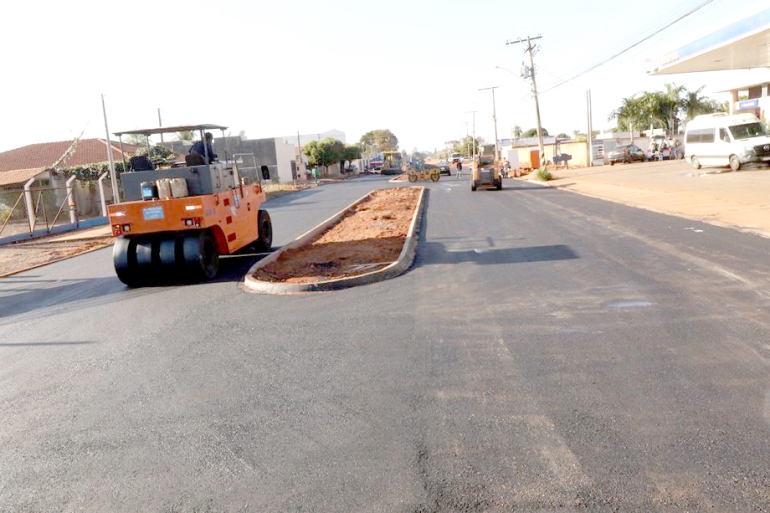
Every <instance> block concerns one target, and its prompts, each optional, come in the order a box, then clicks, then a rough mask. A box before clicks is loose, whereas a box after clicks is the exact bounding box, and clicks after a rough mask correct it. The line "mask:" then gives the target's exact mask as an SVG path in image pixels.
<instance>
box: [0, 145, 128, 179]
mask: <svg viewBox="0 0 770 513" xmlns="http://www.w3.org/2000/svg"><path fill="white" fill-rule="evenodd" d="M111 146H112V158H113V159H114V161H115V162H121V161H122V160H123V153H121V151H120V144H118V143H117V142H115V141H112V144H111ZM137 148H138V146H135V145H133V144H125V143H124V144H123V151H124V152H125V153H126V157H125V158H126V160H128V158H129V157H130V156H131V155H133V154H134V153H135V152H136V150H137ZM107 151H108V150H107V141H106V140H104V139H80V140H78V139H76V140H74V141H60V142H52V143H38V144H30V145H28V146H22V147H21V148H16V149H13V150H9V151H5V152H2V153H0V186H8V185H17V184H23V183H26V182H27V181H28V180H29V179H30V178H33V177H36V176H38V175H40V174H42V173H45V172H47V170H48V169H51V168H67V167H75V166H88V165H89V164H99V163H102V162H107V161H108V160H109V156H108V153H107Z"/></svg>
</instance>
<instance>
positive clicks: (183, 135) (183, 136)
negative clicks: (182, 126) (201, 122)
mask: <svg viewBox="0 0 770 513" xmlns="http://www.w3.org/2000/svg"><path fill="white" fill-rule="evenodd" d="M176 137H177V139H179V140H180V141H187V142H192V140H193V139H194V138H195V134H194V133H193V131H192V130H187V131H184V132H177V133H176Z"/></svg>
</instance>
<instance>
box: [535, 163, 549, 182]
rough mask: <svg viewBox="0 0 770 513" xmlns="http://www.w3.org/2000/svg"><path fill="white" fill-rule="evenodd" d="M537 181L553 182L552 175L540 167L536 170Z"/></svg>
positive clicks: (543, 167) (546, 169)
mask: <svg viewBox="0 0 770 513" xmlns="http://www.w3.org/2000/svg"><path fill="white" fill-rule="evenodd" d="M537 179H538V180H540V181H541V182H547V181H548V180H553V175H552V174H551V172H550V171H548V168H546V167H545V166H542V167H540V168H538V170H537Z"/></svg>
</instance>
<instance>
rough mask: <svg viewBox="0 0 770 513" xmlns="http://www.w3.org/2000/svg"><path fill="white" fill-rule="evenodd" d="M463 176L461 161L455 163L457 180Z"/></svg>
mask: <svg viewBox="0 0 770 513" xmlns="http://www.w3.org/2000/svg"><path fill="white" fill-rule="evenodd" d="M462 174H463V163H462V162H461V161H459V160H458V161H457V179H458V180H459V179H460V175H462Z"/></svg>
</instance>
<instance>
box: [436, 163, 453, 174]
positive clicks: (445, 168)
mask: <svg viewBox="0 0 770 513" xmlns="http://www.w3.org/2000/svg"><path fill="white" fill-rule="evenodd" d="M438 169H439V172H440V173H441V174H442V175H449V176H452V170H451V169H450V168H449V166H448V165H446V164H442V165H440V166H439V167H438Z"/></svg>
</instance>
